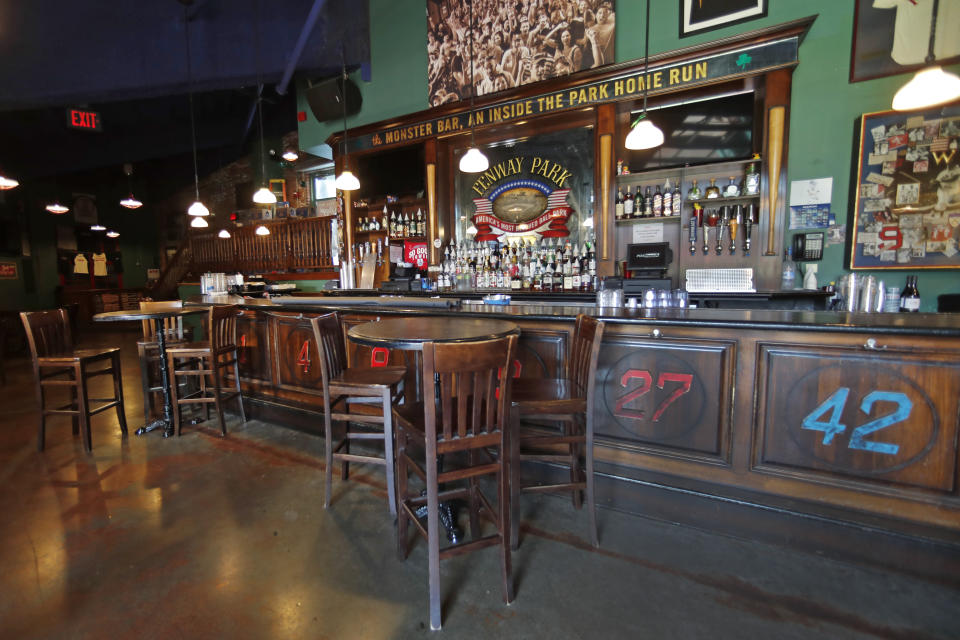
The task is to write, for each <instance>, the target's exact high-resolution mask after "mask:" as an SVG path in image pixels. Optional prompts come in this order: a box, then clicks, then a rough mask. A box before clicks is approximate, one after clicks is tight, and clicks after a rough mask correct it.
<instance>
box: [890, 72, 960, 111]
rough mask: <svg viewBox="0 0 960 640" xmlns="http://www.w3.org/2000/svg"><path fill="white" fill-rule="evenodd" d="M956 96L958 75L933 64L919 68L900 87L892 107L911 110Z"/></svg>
mask: <svg viewBox="0 0 960 640" xmlns="http://www.w3.org/2000/svg"><path fill="white" fill-rule="evenodd" d="M957 98H960V76H957V74H955V73H948V72H946V71H944V70H943V69H942V68H940V67H938V66H933V67H927V68H926V69H921V70H920V71H918V72H917V75H915V76H913V78H911V79H910V82H908V83H907V84H905V85H903V86H902V87H900V90H899V91H897V93H896V94H895V95H894V96H893V108H894V109H896V110H897V111H912V110H913V109H923V108H926V107H934V106H936V105H938V104H943V103H945V102H951V101H953V100H956V99H957Z"/></svg>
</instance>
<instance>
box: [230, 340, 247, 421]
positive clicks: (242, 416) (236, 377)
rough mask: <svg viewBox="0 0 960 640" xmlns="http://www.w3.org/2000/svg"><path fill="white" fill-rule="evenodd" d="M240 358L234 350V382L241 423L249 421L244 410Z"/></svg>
mask: <svg viewBox="0 0 960 640" xmlns="http://www.w3.org/2000/svg"><path fill="white" fill-rule="evenodd" d="M239 358H240V355H239V353H238V352H237V351H236V350H234V352H233V381H234V383H235V385H236V386H235V388H236V390H237V404H239V405H240V422H246V421H247V414H246V412H245V411H244V410H243V395H242V393H241V392H240V363H239V362H238V360H239Z"/></svg>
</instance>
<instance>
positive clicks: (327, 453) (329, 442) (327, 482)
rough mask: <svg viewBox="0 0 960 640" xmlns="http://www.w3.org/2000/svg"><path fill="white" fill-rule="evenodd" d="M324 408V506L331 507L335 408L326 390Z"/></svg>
mask: <svg viewBox="0 0 960 640" xmlns="http://www.w3.org/2000/svg"><path fill="white" fill-rule="evenodd" d="M324 405H325V406H324V408H323V440H324V450H323V459H324V462H325V463H326V468H325V469H324V470H323V473H324V487H323V508H324V509H329V508H330V497H331V495H332V494H333V488H332V486H331V485H332V484H333V420H332V419H331V417H330V412H331V411H332V410H333V407H331V406H330V394H329V392H328V391H324Z"/></svg>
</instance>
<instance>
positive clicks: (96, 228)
mask: <svg viewBox="0 0 960 640" xmlns="http://www.w3.org/2000/svg"><path fill="white" fill-rule="evenodd" d="M106 230H107V228H106V227H105V226H103V225H102V224H100V223H99V222H98V223H96V224H92V225H90V231H106Z"/></svg>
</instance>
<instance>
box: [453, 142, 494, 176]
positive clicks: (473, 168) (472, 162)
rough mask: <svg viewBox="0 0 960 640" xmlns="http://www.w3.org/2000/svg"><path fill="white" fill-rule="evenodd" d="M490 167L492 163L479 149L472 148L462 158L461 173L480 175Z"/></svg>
mask: <svg viewBox="0 0 960 640" xmlns="http://www.w3.org/2000/svg"><path fill="white" fill-rule="evenodd" d="M489 167H490V161H489V160H487V156H485V155H483V152H482V151H480V149H478V148H477V147H470V149H468V150H467V152H466V153H465V154H463V157H462V158H460V171H463V172H464V173H480V172H482V171H486V170H487V168H489Z"/></svg>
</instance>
